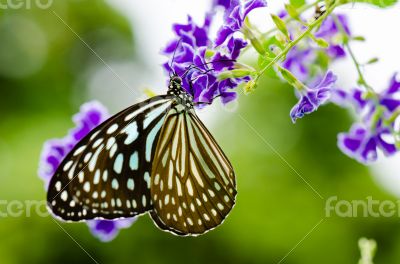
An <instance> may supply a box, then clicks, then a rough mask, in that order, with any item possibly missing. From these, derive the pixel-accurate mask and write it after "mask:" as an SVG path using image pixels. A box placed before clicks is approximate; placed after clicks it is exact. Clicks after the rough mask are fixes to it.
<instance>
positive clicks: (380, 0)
mask: <svg viewBox="0 0 400 264" xmlns="http://www.w3.org/2000/svg"><path fill="white" fill-rule="evenodd" d="M341 3H343V4H355V3H365V4H371V5H374V6H378V7H381V8H385V7H389V6H393V5H394V4H396V3H397V0H341Z"/></svg>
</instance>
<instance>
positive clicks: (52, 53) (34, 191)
mask: <svg viewBox="0 0 400 264" xmlns="http://www.w3.org/2000/svg"><path fill="white" fill-rule="evenodd" d="M0 2H3V3H4V1H0ZM52 10H53V11H55V12H56V13H53V12H52ZM56 14H58V15H59V16H60V17H62V18H63V19H64V20H65V22H66V23H67V24H68V25H70V26H71V28H73V29H74V30H75V31H76V33H77V34H78V35H79V36H81V37H82V38H83V39H84V40H85V41H86V42H87V44H88V45H89V46H90V47H92V48H93V50H95V51H96V52H97V53H98V54H99V56H100V57H101V58H103V59H104V60H105V61H119V60H124V61H126V60H131V61H134V62H135V63H136V64H139V65H140V64H141V63H142V62H141V60H142V58H140V57H138V51H137V50H136V49H135V42H137V41H140V40H137V39H135V28H132V27H131V26H130V23H129V22H128V20H127V19H126V18H125V17H124V16H122V15H121V14H120V13H118V12H117V11H116V10H115V9H113V8H112V7H111V6H110V5H108V4H107V3H106V2H103V1H100V0H96V1H89V0H80V1H77V0H64V1H57V2H55V3H54V4H53V6H52V9H51V10H42V9H39V8H32V9H29V10H27V9H20V10H0V87H1V88H0V89H1V95H0V117H1V121H0V168H1V169H0V173H1V175H0V176H1V178H0V200H7V201H13V200H19V201H27V200H28V201H31V200H38V201H41V200H43V199H44V198H45V190H44V186H43V182H42V181H41V180H40V179H39V178H38V176H37V168H38V162H39V156H40V152H41V148H42V144H43V142H44V141H46V140H47V139H49V138H54V137H62V136H64V135H65V134H66V132H67V130H68V129H69V128H71V127H72V121H71V116H72V115H73V114H74V113H76V112H77V111H78V110H79V106H80V105H81V104H82V103H84V102H85V101H87V100H88V99H92V98H91V96H90V95H89V93H88V87H87V82H88V81H87V80H88V78H89V76H90V74H91V73H92V72H93V71H95V70H96V69H98V68H99V67H102V66H103V65H102V62H101V61H100V60H99V59H98V58H97V57H96V56H95V55H94V54H93V53H92V52H91V51H90V50H89V49H88V48H87V47H86V46H85V45H84V44H83V43H82V42H81V40H79V38H77V36H76V35H74V34H73V33H72V32H71V30H70V29H69V28H68V27H67V26H66V25H65V24H63V23H62V22H61V21H60V19H59V18H58V17H57V15H56ZM164 83H165V80H160V81H159V84H160V85H163V84H164ZM111 91H113V93H114V94H118V93H119V92H120V91H118V90H112V88H111ZM102 103H104V104H105V105H113V102H111V101H110V102H107V101H102ZM239 103H240V107H239V109H238V110H237V111H235V112H229V111H219V112H218V116H219V117H218V118H219V120H218V124H215V125H213V126H211V127H210V130H211V131H212V132H213V134H214V135H215V137H216V139H217V141H218V142H219V143H220V145H221V146H222V147H223V149H224V150H225V152H226V154H227V155H228V156H229V157H230V159H231V162H232V164H233V165H234V167H235V170H236V173H237V182H238V192H239V194H238V199H237V205H236V206H235V208H234V210H233V211H232V212H231V214H230V215H229V217H228V219H227V221H225V223H224V224H223V225H222V226H221V227H219V228H217V229H216V230H214V231H212V232H210V233H207V234H206V235H204V236H201V237H198V238H179V237H175V236H172V235H170V234H168V233H164V232H161V231H159V230H158V229H157V228H156V227H155V226H154V225H153V223H152V222H151V220H150V219H149V217H147V216H144V217H141V218H140V219H139V220H138V221H137V222H136V223H135V224H134V225H133V226H132V227H131V228H130V229H127V230H122V231H121V233H120V235H119V236H118V237H117V238H116V239H115V240H114V241H112V242H110V243H105V244H104V243H101V242H99V241H98V240H97V239H96V238H94V237H93V236H92V235H91V234H90V232H89V230H88V228H87V226H86V225H85V224H62V227H63V228H64V229H65V231H67V232H68V233H69V234H70V235H71V236H72V237H73V238H74V239H75V240H76V242H77V243H79V245H81V246H82V247H83V248H84V249H85V250H86V251H87V252H88V253H89V254H90V255H92V256H93V258H94V259H95V260H96V261H97V262H98V263H110V264H111V263H187V262H190V263H218V262H220V263H226V262H229V263H278V262H279V261H281V259H282V258H283V257H284V256H285V255H287V254H289V253H290V254H289V255H288V256H287V257H286V258H285V259H284V260H283V261H282V263H293V264H300V263H304V264H311V263H329V264H330V263H332V264H333V263H335V264H337V263H356V262H357V261H358V259H359V251H358V248H357V241H358V239H359V238H360V237H362V236H366V237H371V238H374V239H376V241H377V242H378V247H379V250H378V254H377V257H376V262H377V263H398V261H396V260H397V259H399V257H400V225H399V221H398V219H397V218H396V217H393V218H363V217H359V218H338V217H331V218H324V216H325V211H324V210H325V200H326V199H327V198H329V197H331V196H338V197H339V198H340V199H346V200H354V199H357V200H360V199H361V200H365V198H366V197H367V196H372V197H373V198H374V199H376V200H384V199H390V200H395V197H392V196H390V195H389V194H388V193H386V192H385V191H384V190H383V189H382V188H381V187H379V186H378V185H377V184H376V183H375V182H374V181H373V179H372V177H371V175H370V172H369V171H368V169H367V168H365V167H363V166H361V165H359V164H358V163H356V162H354V161H353V160H350V159H349V158H347V157H346V156H344V155H343V154H342V153H340V152H339V150H338V148H337V146H336V135H337V133H338V132H341V131H346V130H348V128H349V126H350V124H351V119H350V117H349V116H348V113H346V112H345V111H344V110H341V109H338V108H336V107H334V106H331V105H329V106H327V107H324V108H322V109H321V110H319V111H318V113H317V114H314V115H312V116H309V117H307V118H305V119H304V120H301V121H300V122H298V124H296V125H293V124H292V123H291V122H290V120H289V117H288V112H289V110H290V108H291V107H292V106H293V104H294V103H295V98H294V96H293V92H292V89H291V88H289V87H285V86H282V84H280V83H278V82H276V81H273V80H269V79H266V80H264V81H263V84H262V85H260V87H259V89H258V90H257V91H256V92H255V93H253V94H252V95H250V96H247V97H245V96H241V97H240V99H239ZM114 105H115V104H114ZM123 107H125V105H120V106H119V108H116V107H114V108H115V109H114V108H112V111H114V112H115V111H116V110H118V109H120V108H123ZM206 123H207V122H206ZM271 146H272V148H273V149H275V151H276V152H278V153H279V154H280V155H281V156H282V157H283V158H284V159H285V160H286V161H287V162H288V163H289V164H290V165H291V166H292V167H293V168H294V169H295V170H296V171H297V172H298V173H299V174H300V175H301V176H302V177H303V178H304V179H305V180H306V181H307V182H309V183H310V184H311V185H312V187H313V188H314V189H315V190H316V191H317V192H318V193H319V194H320V195H321V196H322V197H323V198H321V197H319V195H317V194H316V192H314V191H313V190H312V189H311V188H310V186H308V185H307V184H306V183H305V182H304V181H303V180H302V179H301V178H300V177H299V175H297V173H296V172H295V171H294V170H293V169H292V168H290V166H288V164H287V163H286V162H285V161H284V160H283V159H282V158H281V157H279V155H277V154H276V153H275V151H274V150H273V149H272V148H271ZM2 210H4V206H3V207H2ZM321 220H322V222H321ZM317 224H318V225H317ZM316 225H317V226H316ZM314 227H315V229H314V230H313V231H312V232H311V233H309V232H310V231H311V230H312V229H313V228H314ZM76 242H75V241H73V239H71V237H70V236H69V235H67V234H66V233H65V232H64V231H63V230H62V229H61V228H60V227H59V226H58V225H57V224H56V223H55V222H54V221H53V220H52V219H51V217H39V216H38V215H37V214H35V213H34V212H33V213H32V216H31V217H25V216H20V217H4V218H0V263H1V264H16V263H38V264H39V263H41V264H42V263H93V262H94V261H93V260H92V259H91V258H90V257H89V256H88V255H87V254H86V253H85V251H84V250H83V249H82V248H81V247H80V246H79V245H78V244H77V243H76Z"/></svg>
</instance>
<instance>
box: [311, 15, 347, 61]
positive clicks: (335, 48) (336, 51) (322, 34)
mask: <svg viewBox="0 0 400 264" xmlns="http://www.w3.org/2000/svg"><path fill="white" fill-rule="evenodd" d="M336 16H337V18H338V22H339V23H340V24H341V27H342V28H343V30H344V31H345V32H346V34H347V35H348V36H351V31H350V26H349V21H348V18H347V16H346V15H343V14H338V15H336ZM341 33H342V31H341V29H340V28H338V25H337V23H336V21H335V19H334V18H333V17H332V16H329V17H327V18H326V19H325V20H324V22H322V24H321V27H320V28H319V30H318V31H317V32H316V33H315V36H316V37H317V38H323V39H325V40H326V41H328V42H329V43H330V46H329V48H328V55H329V56H330V57H331V58H334V59H337V58H342V57H344V56H346V52H345V50H344V48H343V47H342V46H341V45H339V44H336V43H335V37H336V36H337V35H338V34H341Z"/></svg>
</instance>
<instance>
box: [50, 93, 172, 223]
mask: <svg viewBox="0 0 400 264" xmlns="http://www.w3.org/2000/svg"><path fill="white" fill-rule="evenodd" d="M171 102H172V100H171V97H170V96H157V97H154V98H151V99H149V100H146V101H144V102H142V103H139V104H136V105H134V106H131V107H130V108H128V109H126V110H124V111H122V112H120V113H118V114H116V115H115V116H113V117H111V118H110V119H108V120H107V121H105V122H104V123H103V124H101V125H100V126H99V127H97V128H96V129H94V130H93V131H92V132H91V133H90V134H89V135H87V136H86V137H85V138H84V139H83V140H82V141H80V142H79V143H78V144H77V145H76V146H75V148H74V149H73V150H72V151H71V153H69V154H68V155H67V157H66V158H65V160H64V161H63V162H62V163H61V165H60V166H59V168H58V169H57V171H56V173H55V175H54V176H53V178H52V179H51V181H50V185H49V189H48V195H47V201H48V205H49V208H50V210H51V211H52V212H53V213H54V214H55V215H56V216H59V217H60V218H62V219H63V220H70V221H80V220H87V219H94V218H104V219H115V218H120V217H132V216H136V215H139V214H142V213H144V212H146V211H148V210H150V209H152V208H153V207H152V201H151V197H150V173H151V164H152V158H153V155H154V151H155V145H156V144H155V143H157V140H158V136H159V133H160V130H161V126H162V124H163V123H164V119H165V116H166V112H167V111H169V108H170V106H171Z"/></svg>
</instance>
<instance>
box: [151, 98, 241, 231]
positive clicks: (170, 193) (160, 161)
mask: <svg viewBox="0 0 400 264" xmlns="http://www.w3.org/2000/svg"><path fill="white" fill-rule="evenodd" d="M151 175H152V177H151V199H152V201H153V206H154V211H153V212H151V216H152V218H153V220H154V221H155V223H156V224H157V225H158V226H159V227H160V228H161V229H163V230H167V231H170V232H172V233H174V234H177V235H199V234H203V233H205V232H206V231H208V230H210V229H212V228H215V227H216V226H218V225H220V224H221V223H222V222H223V221H224V219H225V218H226V216H227V215H228V214H229V212H230V211H231V209H232V207H233V206H234V204H235V196H236V183H235V174H234V171H233V168H232V166H231V164H230V162H229V160H228V159H227V157H226V156H225V154H224V153H223V151H222V150H221V148H220V147H219V146H218V144H217V143H216V142H215V140H214V138H213V137H212V136H211V134H210V132H209V131H208V130H207V129H206V127H205V126H204V125H203V124H202V122H201V121H200V120H199V118H198V117H197V116H196V114H195V112H194V111H193V110H191V111H189V112H186V111H185V110H183V107H182V106H180V105H175V106H173V107H172V108H171V110H170V111H169V112H168V114H167V117H166V119H165V123H164V125H163V127H162V129H161V132H160V137H159V140H158V143H157V148H156V151H155V154H154V161H153V168H152V173H151Z"/></svg>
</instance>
